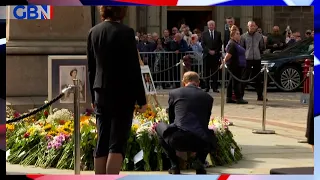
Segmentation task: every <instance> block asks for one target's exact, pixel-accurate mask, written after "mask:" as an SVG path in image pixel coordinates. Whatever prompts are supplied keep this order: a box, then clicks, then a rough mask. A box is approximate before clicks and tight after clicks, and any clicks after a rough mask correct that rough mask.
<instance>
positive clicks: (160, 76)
mask: <svg viewBox="0 0 320 180" xmlns="http://www.w3.org/2000/svg"><path fill="white" fill-rule="evenodd" d="M154 52H155V54H154V57H155V61H154V67H153V69H154V72H155V73H157V72H159V71H161V70H164V69H166V68H168V67H167V66H168V62H165V61H166V57H167V56H166V54H165V53H164V52H165V49H164V48H163V46H162V40H161V39H160V38H159V39H158V40H157V48H156V49H155V50H154ZM165 74H166V72H163V73H157V74H155V75H154V76H153V77H154V79H155V81H163V80H166V77H165ZM155 85H156V87H162V89H165V83H160V84H155ZM160 85H161V86H160Z"/></svg>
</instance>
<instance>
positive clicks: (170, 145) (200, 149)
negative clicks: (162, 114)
mask: <svg viewBox="0 0 320 180" xmlns="http://www.w3.org/2000/svg"><path fill="white" fill-rule="evenodd" d="M183 83H184V86H185V87H181V88H178V89H175V90H172V91H171V92H170V93H169V101H168V103H169V108H168V113H169V121H170V125H169V126H166V125H165V124H164V123H160V124H159V125H158V126H157V127H156V131H157V134H158V136H159V140H160V144H161V145H162V147H163V148H164V150H165V152H166V153H167V155H168V157H169V159H170V162H171V168H170V169H169V173H170V174H180V168H179V160H178V157H177V155H176V151H181V152H190V151H191V152H196V161H195V163H194V164H193V168H194V169H196V173H197V174H206V171H205V169H204V163H205V159H206V157H207V155H208V152H209V151H210V150H211V149H212V148H213V147H214V146H215V141H214V140H215V136H213V133H212V132H211V131H209V130H208V124H209V120H210V116H211V110H212V104H213V98H212V97H211V96H210V95H209V94H207V93H205V92H203V91H202V90H201V89H200V88H199V83H200V80H199V75H198V74H197V73H196V72H193V71H188V72H186V73H185V74H184V76H183Z"/></svg>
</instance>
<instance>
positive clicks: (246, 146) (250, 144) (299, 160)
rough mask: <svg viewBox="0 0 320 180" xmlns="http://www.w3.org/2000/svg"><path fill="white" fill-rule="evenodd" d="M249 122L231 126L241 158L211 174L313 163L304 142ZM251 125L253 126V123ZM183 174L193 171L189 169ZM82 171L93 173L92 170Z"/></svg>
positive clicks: (22, 169)
mask: <svg viewBox="0 0 320 180" xmlns="http://www.w3.org/2000/svg"><path fill="white" fill-rule="evenodd" d="M252 124H253V123H252V122H249V123H248V122H246V123H242V125H243V126H245V128H244V127H237V126H233V127H231V131H232V132H233V133H234V135H235V139H236V141H237V142H238V143H239V145H240V146H241V147H242V151H243V154H244V159H243V160H241V161H239V162H238V163H237V164H233V165H230V166H228V167H213V168H208V173H210V174H220V173H231V174H268V173H269V171H270V169H272V168H281V167H304V166H313V154H312V153H311V148H310V147H309V146H308V145H306V144H299V143H297V140H296V139H294V138H288V137H284V136H280V135H257V134H252V133H251V128H248V127H250V126H252ZM253 126H254V125H253ZM6 169H7V172H9V173H14V172H20V173H43V174H72V173H73V171H72V170H57V169H41V168H34V167H23V166H20V165H11V164H8V163H7V164H6ZM183 173H186V174H192V173H194V172H192V171H185V172H183ZM82 174H93V172H92V171H86V172H82ZM123 174H166V172H123Z"/></svg>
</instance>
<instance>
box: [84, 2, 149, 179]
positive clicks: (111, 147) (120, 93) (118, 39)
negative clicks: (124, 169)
mask: <svg viewBox="0 0 320 180" xmlns="http://www.w3.org/2000/svg"><path fill="white" fill-rule="evenodd" d="M126 10H127V6H101V7H100V13H101V17H102V20H103V22H101V23H100V24H98V25H96V26H94V27H93V28H91V29H90V31H89V34H88V41H87V58H88V74H89V84H90V90H91V95H92V101H93V102H92V103H93V108H94V109H95V113H96V120H97V122H96V124H97V131H98V140H97V146H96V149H95V162H94V165H95V173H96V174H119V172H120V168H121V164H122V161H123V158H124V155H125V154H124V152H125V148H126V144H127V140H128V138H129V132H130V129H131V124H132V118H133V111H134V106H135V104H136V103H137V104H138V105H139V106H140V107H141V109H140V112H144V111H145V109H146V96H145V91H144V86H143V82H142V78H141V69H140V65H139V57H138V53H137V48H136V40H135V33H134V30H133V29H132V28H129V27H127V26H125V25H123V24H121V23H120V21H121V20H122V19H123V18H124V16H125V14H126ZM124 42H125V43H124ZM124 79H125V80H126V81H125V82H124V81H123V80H124ZM128 87H130V89H128ZM128 90H129V91H130V92H129V93H128Z"/></svg>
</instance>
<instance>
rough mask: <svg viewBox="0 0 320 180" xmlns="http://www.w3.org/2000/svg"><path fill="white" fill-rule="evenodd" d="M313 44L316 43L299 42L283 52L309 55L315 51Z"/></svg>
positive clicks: (309, 40) (309, 41)
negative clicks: (308, 53)
mask: <svg viewBox="0 0 320 180" xmlns="http://www.w3.org/2000/svg"><path fill="white" fill-rule="evenodd" d="M313 42H314V41H313V40H311V39H306V40H302V41H300V42H297V43H296V44H294V45H293V46H290V47H287V48H286V49H284V50H283V51H282V52H292V53H307V52H310V51H313V49H314V45H313Z"/></svg>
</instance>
